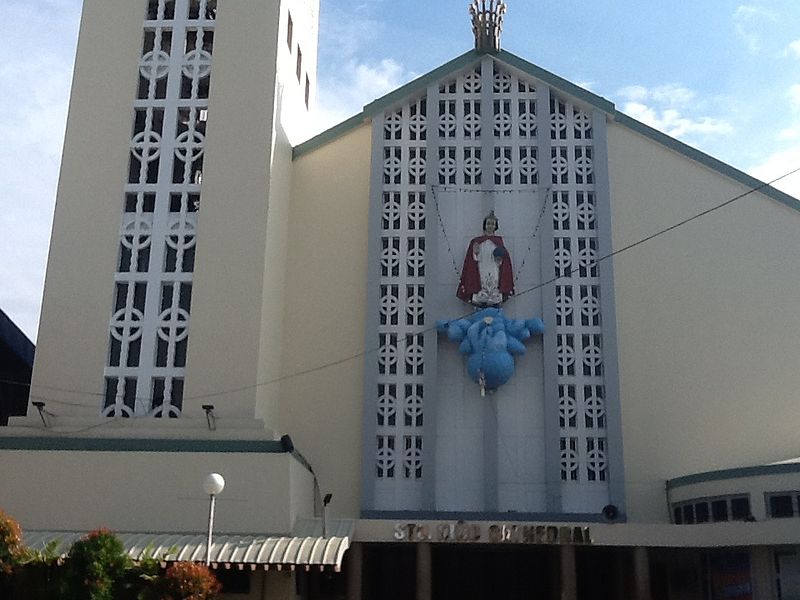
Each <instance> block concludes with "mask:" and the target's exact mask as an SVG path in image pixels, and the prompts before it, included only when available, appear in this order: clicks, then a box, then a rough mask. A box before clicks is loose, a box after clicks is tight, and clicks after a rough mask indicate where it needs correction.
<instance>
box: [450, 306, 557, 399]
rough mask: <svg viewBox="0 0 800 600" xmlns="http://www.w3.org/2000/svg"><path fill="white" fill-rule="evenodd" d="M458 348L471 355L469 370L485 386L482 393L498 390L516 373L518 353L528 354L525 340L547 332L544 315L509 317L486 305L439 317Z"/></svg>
mask: <svg viewBox="0 0 800 600" xmlns="http://www.w3.org/2000/svg"><path fill="white" fill-rule="evenodd" d="M436 328H437V329H438V330H439V332H440V333H446V334H447V338H448V339H449V340H450V341H451V342H456V343H458V344H459V347H458V350H459V352H461V353H462V354H465V355H466V356H467V372H468V373H469V376H470V378H471V379H472V380H473V381H474V382H475V383H477V384H478V385H479V386H481V394H484V393H485V392H487V391H488V392H489V393H491V392H494V391H495V390H496V389H497V388H499V387H500V386H501V385H503V384H505V383H507V382H508V380H509V379H511V377H512V376H513V375H514V356H520V355H522V354H525V351H526V350H525V346H524V345H523V343H522V342H524V341H525V340H527V339H529V338H530V337H531V336H532V335H535V334H542V333H544V323H543V322H542V320H541V319H528V320H525V321H523V320H519V319H509V318H507V317H506V316H505V315H504V314H503V311H502V309H499V308H484V309H483V310H479V311H477V312H475V313H473V314H472V315H470V316H468V317H464V318H461V319H454V320H452V321H446V320H442V321H437V323H436Z"/></svg>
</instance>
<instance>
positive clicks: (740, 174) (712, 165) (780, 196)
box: [293, 50, 800, 211]
mask: <svg viewBox="0 0 800 600" xmlns="http://www.w3.org/2000/svg"><path fill="white" fill-rule="evenodd" d="M488 54H489V55H490V56H492V58H494V60H496V61H498V62H499V63H502V64H503V65H505V66H506V67H507V68H510V69H512V70H516V71H518V72H520V73H521V74H523V75H527V76H529V77H532V78H534V79H537V80H539V81H541V82H542V83H545V84H547V85H549V86H550V87H551V88H553V89H554V90H556V91H557V92H560V93H562V94H564V95H565V96H567V97H569V98H571V99H574V100H576V101H578V102H580V103H583V104H586V105H588V106H590V107H593V108H596V109H598V110H600V111H602V112H604V113H606V114H607V115H608V118H609V119H610V120H613V121H615V122H616V123H617V124H618V125H620V126H622V127H625V128H627V129H630V130H631V131H634V132H636V133H638V134H640V135H643V136H645V137H647V138H649V139H650V140H652V141H654V142H656V143H658V144H660V145H662V146H665V147H667V148H669V149H670V150H672V151H674V152H677V153H678V154H681V155H683V156H685V157H686V158H688V159H690V160H692V161H695V162H699V163H700V164H702V165H704V166H706V167H708V168H709V169H712V170H713V171H716V172H718V173H720V174H722V175H724V176H726V177H729V178H731V179H733V180H734V181H736V182H737V183H740V184H742V185H744V186H746V187H748V188H751V189H752V190H755V191H758V192H760V193H762V194H764V195H765V196H767V197H769V198H771V199H773V200H775V201H777V202H780V203H781V204H784V205H785V206H788V207H789V208H793V209H795V210H798V211H800V200H798V199H797V198H795V197H793V196H791V195H789V194H787V193H785V192H782V191H780V190H778V189H776V188H774V187H772V186H771V185H769V184H767V183H765V182H763V181H760V180H758V179H756V178H755V177H753V176H751V175H748V174H747V173H745V172H744V171H741V170H739V169H737V168H735V167H733V166H731V165H729V164H727V163H724V162H722V161H721V160H718V159H716V158H714V157H712V156H710V155H708V154H706V153H704V152H701V151H700V150H698V149H696V148H693V147H692V146H689V145H688V144H685V143H683V142H681V141H679V140H677V139H675V138H673V137H671V136H669V135H667V134H665V133H662V132H660V131H658V130H656V129H653V128H652V127H650V126H648V125H645V124H644V123H642V122H641V121H637V120H636V119H634V118H632V117H629V116H628V115H626V114H625V113H622V112H620V111H618V110H617V109H616V107H615V105H614V103H613V102H611V101H610V100H607V99H605V98H603V97H602V96H598V95H597V94H594V93H592V92H590V91H588V90H586V89H584V88H582V87H580V86H578V85H575V84H574V83H571V82H570V81H567V80H566V79H564V78H562V77H559V76H558V75H555V74H553V73H551V72H549V71H547V70H545V69H542V68H541V67H538V66H536V65H534V64H533V63H531V62H528V61H526V60H525V59H523V58H520V57H519V56H516V55H515V54H512V53H511V52H507V51H505V50H501V51H500V52H492V53H488ZM486 55H487V53H485V52H478V51H476V50H470V51H469V52H466V53H464V54H462V55H461V56H458V57H456V58H454V59H453V60H451V61H449V62H447V63H445V64H443V65H442V66H440V67H438V68H436V69H434V70H432V71H429V72H428V73H426V74H425V75H422V76H420V77H418V78H417V79H415V80H414V81H411V82H409V83H407V84H405V85H403V86H401V87H399V88H397V89H396V90H394V91H392V92H389V93H388V94H386V95H385V96H382V97H380V98H378V99H376V100H373V101H372V102H370V103H369V104H367V105H366V106H364V109H363V110H362V111H361V112H360V113H358V114H357V115H354V116H353V117H350V118H349V119H347V120H345V121H343V122H341V123H339V124H338V125H335V126H334V127H331V128H330V129H328V130H327V131H324V132H322V133H320V134H319V135H316V136H314V137H313V138H311V139H309V140H307V141H305V142H303V143H302V144H299V145H298V146H295V147H294V149H293V158H298V157H300V156H302V155H303V154H306V153H308V152H311V151H313V150H315V149H316V148H319V147H321V146H324V145H325V144H327V143H328V142H331V141H333V140H335V139H337V138H339V137H341V136H343V135H345V134H346V133H348V132H349V131H351V130H352V129H355V128H356V127H358V126H359V125H362V124H364V123H365V122H369V121H370V120H371V119H372V118H373V117H374V116H375V115H378V114H380V113H382V112H384V111H385V110H386V109H388V108H391V107H392V106H395V105H397V104H401V103H402V102H404V101H406V100H407V99H409V98H411V97H413V96H415V95H418V94H421V93H423V92H424V91H425V90H426V89H427V88H428V86H430V85H431V84H433V83H436V82H440V81H442V80H444V79H446V78H447V77H448V76H450V75H456V74H457V73H459V72H461V71H463V70H465V69H467V68H468V67H470V66H472V65H476V64H478V63H480V60H481V59H482V58H483V57H484V56H486Z"/></svg>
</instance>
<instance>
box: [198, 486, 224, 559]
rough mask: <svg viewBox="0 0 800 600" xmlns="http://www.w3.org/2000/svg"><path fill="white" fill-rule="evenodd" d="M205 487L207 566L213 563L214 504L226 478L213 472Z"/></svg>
mask: <svg viewBox="0 0 800 600" xmlns="http://www.w3.org/2000/svg"><path fill="white" fill-rule="evenodd" d="M203 489H204V490H205V492H206V494H208V498H209V502H208V540H207V542H206V566H207V567H208V566H210V565H211V532H212V531H213V530H214V505H215V503H216V499H217V494H220V493H222V490H224V489H225V479H224V478H223V477H222V475H220V474H219V473H211V474H210V475H208V476H207V477H206V478H205V481H203Z"/></svg>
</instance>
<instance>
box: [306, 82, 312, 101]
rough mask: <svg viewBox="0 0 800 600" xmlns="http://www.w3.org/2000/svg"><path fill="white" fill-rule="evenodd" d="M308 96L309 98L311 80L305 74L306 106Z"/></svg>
mask: <svg viewBox="0 0 800 600" xmlns="http://www.w3.org/2000/svg"><path fill="white" fill-rule="evenodd" d="M309 98H311V80H310V79H309V78H308V75H306V108H308V100H309Z"/></svg>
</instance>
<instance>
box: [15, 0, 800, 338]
mask: <svg viewBox="0 0 800 600" xmlns="http://www.w3.org/2000/svg"><path fill="white" fill-rule="evenodd" d="M3 4H4V13H5V14H4V17H5V18H4V19H3V20H2V21H1V22H0V56H2V59H0V82H2V83H1V84H0V85H2V88H0V131H2V132H3V138H2V139H3V143H2V144H0V232H2V233H1V234H0V282H2V283H0V309H3V310H5V311H6V312H7V313H8V314H9V316H10V317H11V318H12V319H13V320H15V321H16V322H17V323H18V324H19V325H20V327H21V328H22V329H23V330H24V331H25V333H27V334H28V336H29V337H31V338H32V339H35V336H36V329H37V324H38V315H39V307H40V303H41V294H42V286H43V281H44V269H45V264H46V257H47V246H48V241H49V235H50V231H49V230H50V224H51V220H52V214H53V208H54V201H55V186H56V182H57V179H58V167H59V160H60V153H61V144H62V140H63V132H64V124H65V121H66V108H67V102H68V99H69V84H70V78H71V71H72V61H73V59H74V54H75V44H76V40H77V31H78V23H79V18H80V8H81V7H80V4H81V3H80V0H4V2H3ZM321 4H322V5H321V11H320V12H321V25H320V63H319V95H318V98H317V104H318V109H319V110H318V114H317V116H316V123H317V126H318V128H319V129H322V128H325V127H327V126H330V125H333V124H335V123H336V122H338V121H340V120H342V119H344V118H346V117H348V116H350V115H352V114H354V113H356V112H358V111H359V110H360V108H361V106H363V105H364V104H366V103H367V102H369V101H370V100H372V99H374V98H376V97H379V96H381V95H383V94H384V93H386V92H388V91H390V90H392V89H394V88H395V87H397V86H398V85H401V84H403V83H406V82H407V81H410V80H411V79H413V78H414V77H416V76H419V75H422V74H424V73H425V72H427V71H429V70H431V69H433V68H435V67H437V66H439V65H440V64H442V63H444V62H446V61H448V60H450V59H451V58H454V57H456V56H458V55H460V54H462V53H463V52H465V51H467V50H469V49H470V48H471V47H472V43H473V42H472V33H471V29H470V23H469V17H468V14H467V5H468V2H467V0H437V1H435V2H430V1H422V0H402V1H398V0H361V1H353V2H346V1H345V0H321ZM508 4H509V8H508V13H507V16H506V27H505V32H504V34H503V47H504V48H505V49H506V50H509V51H511V52H513V53H515V54H517V55H519V56H521V57H523V58H525V59H527V60H529V61H531V62H533V63H536V64H537V65H539V66H540V67H542V68H544V69H547V70H549V71H552V72H553V73H555V74H557V75H559V76H561V77H564V78H566V79H569V80H571V81H573V82H574V83H577V84H579V85H582V86H584V87H587V88H588V89H590V90H591V91H593V92H594V93H596V94H599V95H601V96H603V97H605V98H607V99H609V100H611V101H613V102H614V103H615V104H616V106H617V108H618V109H620V110H622V111H623V112H626V113H628V114H629V115H631V116H633V117H635V118H637V119H640V120H642V121H644V122H646V123H647V124H649V125H651V126H653V127H656V128H658V129H660V130H662V131H664V132H665V133H668V134H670V135H672V136H674V137H677V138H679V139H681V140H682V141H684V142H687V143H689V144H691V145H693V146H695V147H697V148H699V149H701V150H703V151H705V152H707V153H709V154H712V155H714V156H716V157H717V158H719V159H721V160H724V161H726V162H728V163H730V164H732V165H733V166H735V167H738V168H739V169H742V170H744V171H746V172H748V173H750V174H752V175H755V176H756V177H759V178H761V179H764V180H770V179H772V178H775V177H778V176H780V175H782V174H784V173H786V172H788V171H790V170H792V169H794V168H797V167H800V30H798V29H797V27H796V24H797V23H800V2H797V0H762V1H756V0H753V1H746V0H742V1H733V0H705V1H704V2H697V1H696V0H695V1H692V2H689V1H687V0H673V1H671V2H653V1H646V0H645V1H642V0H639V1H637V2H633V1H630V0H615V1H611V0H594V1H592V2H586V1H585V0H584V1H581V2H578V1H576V0H558V1H556V0H508ZM776 187H780V188H781V189H783V190H785V191H787V192H789V193H792V194H794V195H795V196H800V175H795V176H793V177H790V178H787V179H785V180H783V181H781V182H780V183H779V184H776ZM687 216H690V215H687Z"/></svg>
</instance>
